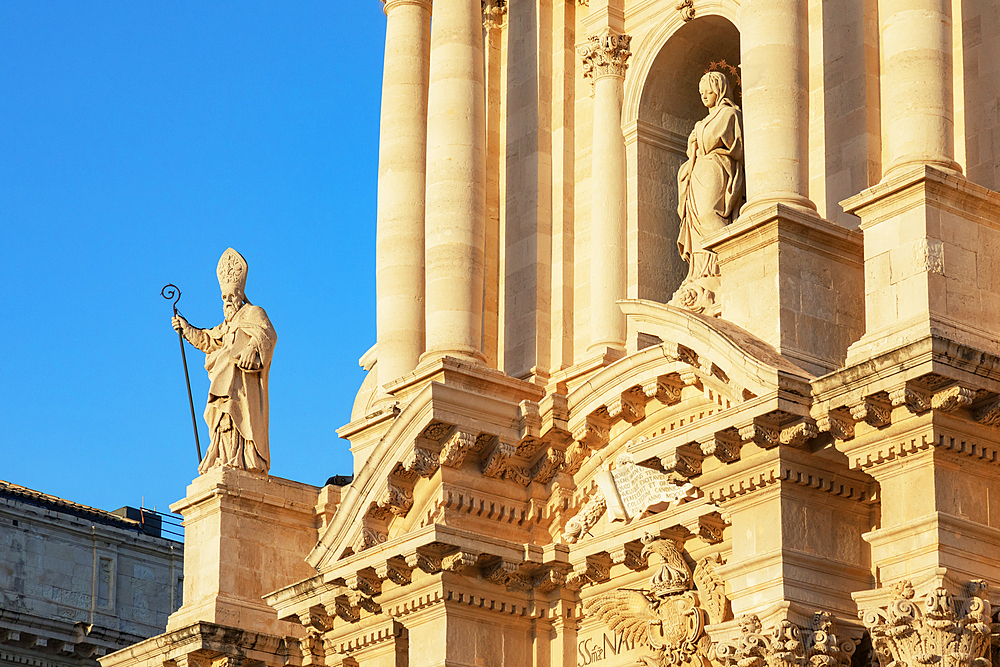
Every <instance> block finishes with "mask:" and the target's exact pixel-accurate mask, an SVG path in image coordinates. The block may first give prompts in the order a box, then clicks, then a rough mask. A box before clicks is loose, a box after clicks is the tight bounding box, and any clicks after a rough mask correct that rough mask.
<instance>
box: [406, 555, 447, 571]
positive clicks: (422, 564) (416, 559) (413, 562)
mask: <svg viewBox="0 0 1000 667" xmlns="http://www.w3.org/2000/svg"><path fill="white" fill-rule="evenodd" d="M441 560H442V557H441V555H440V554H434V553H425V552H422V551H415V552H413V553H411V554H407V556H406V565H407V566H408V567H409V568H410V570H411V571H413V570H415V569H417V568H419V569H421V570H423V571H424V572H426V573H427V574H437V573H438V572H440V571H441Z"/></svg>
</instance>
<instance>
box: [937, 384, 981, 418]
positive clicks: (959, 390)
mask: <svg viewBox="0 0 1000 667" xmlns="http://www.w3.org/2000/svg"><path fill="white" fill-rule="evenodd" d="M975 398H976V390H975V389H970V388H968V387H960V386H955V387H948V388H947V389H942V390H941V391H937V392H934V397H933V398H932V399H931V407H932V408H933V409H935V410H940V411H941V412H953V411H955V410H958V409H959V408H965V407H968V406H970V405H972V401H973V400H975Z"/></svg>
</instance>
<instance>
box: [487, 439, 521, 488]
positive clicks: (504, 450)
mask: <svg viewBox="0 0 1000 667" xmlns="http://www.w3.org/2000/svg"><path fill="white" fill-rule="evenodd" d="M515 451H516V448H515V447H514V445H512V444H511V443H509V442H504V441H502V440H497V442H496V444H495V445H494V447H493V451H492V452H490V455H489V456H487V457H486V460H485V461H484V462H483V475H484V476H486V477H492V478H494V479H500V478H501V477H503V474H504V471H505V470H506V469H507V460H508V459H509V458H510V457H512V456H514V453H515Z"/></svg>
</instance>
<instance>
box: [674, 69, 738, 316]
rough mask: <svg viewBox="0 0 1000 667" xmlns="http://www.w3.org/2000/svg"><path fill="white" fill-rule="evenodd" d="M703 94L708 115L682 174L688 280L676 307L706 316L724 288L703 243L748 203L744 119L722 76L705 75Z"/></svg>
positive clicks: (694, 135)
mask: <svg viewBox="0 0 1000 667" xmlns="http://www.w3.org/2000/svg"><path fill="white" fill-rule="evenodd" d="M698 91H699V92H700V93H701V101H702V103H704V105H705V106H706V107H708V115H707V116H705V117H704V118H702V119H701V120H699V121H698V122H697V123H695V126H694V130H693V131H692V132H691V136H690V137H689V138H688V147H687V156H688V159H687V162H685V163H684V164H682V165H681V168H680V171H678V172H677V199H678V202H679V203H678V205H677V214H678V215H679V216H680V218H681V229H680V235H679V236H678V238H677V249H678V250H679V251H680V253H681V257H682V258H683V259H684V261H686V262H687V263H688V274H687V277H686V278H684V282H682V283H681V286H680V287H679V288H678V289H677V291H676V292H675V293H674V296H673V298H672V299H671V300H670V304H671V305H673V306H680V307H681V308H686V309H688V310H693V311H695V312H698V313H701V312H705V311H706V310H710V309H711V307H712V305H713V304H714V303H715V292H716V291H717V290H718V287H719V265H718V260H717V257H716V255H715V253H714V252H710V251H708V250H705V248H704V247H703V245H702V243H703V241H704V238H705V237H706V236H708V235H709V234H712V233H713V232H716V231H718V230H720V229H722V228H723V227H725V226H726V225H728V224H729V223H730V222H732V221H733V220H734V219H735V218H736V216H737V215H738V214H739V205H740V201H741V200H742V198H743V116H742V114H741V113H740V110H739V107H737V106H736V105H735V104H734V103H733V101H732V99H731V98H730V95H729V80H728V79H727V78H726V75H725V74H723V73H722V72H708V73H707V74H705V76H703V77H702V78H701V82H700V83H699V84H698Z"/></svg>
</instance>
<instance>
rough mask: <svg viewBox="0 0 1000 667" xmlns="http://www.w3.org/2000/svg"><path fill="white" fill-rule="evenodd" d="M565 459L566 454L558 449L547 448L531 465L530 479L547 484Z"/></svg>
mask: <svg viewBox="0 0 1000 667" xmlns="http://www.w3.org/2000/svg"><path fill="white" fill-rule="evenodd" d="M565 461H566V455H565V454H563V453H562V452H561V451H559V450H558V449H549V450H548V451H547V452H545V454H543V455H542V458H540V459H538V461H537V462H536V463H535V465H533V466H532V467H531V479H532V480H534V481H536V482H538V483H539V484H548V483H549V482H551V481H552V478H553V477H555V476H556V473H558V472H559V468H561V467H562V465H563V463H565Z"/></svg>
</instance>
